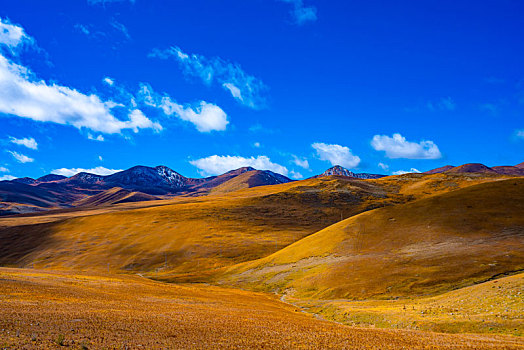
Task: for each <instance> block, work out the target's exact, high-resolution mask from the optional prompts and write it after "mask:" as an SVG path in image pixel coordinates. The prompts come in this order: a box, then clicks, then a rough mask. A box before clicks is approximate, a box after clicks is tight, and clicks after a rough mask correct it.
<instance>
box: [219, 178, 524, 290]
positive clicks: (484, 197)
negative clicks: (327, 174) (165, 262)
mask: <svg viewBox="0 0 524 350" xmlns="http://www.w3.org/2000/svg"><path fill="white" fill-rule="evenodd" d="M522 269H524V179H522V178H519V179H513V180H504V181H496V182H491V183H485V184H480V185H475V186H471V187H467V188H464V189H459V190H456V191H452V192H449V193H445V194H441V195H435V196H430V197H427V198H424V199H420V200H416V201H413V202H410V203H407V204H400V205H396V206H391V207H385V208H381V209H377V210H374V211H370V212H366V213H362V214H360V215H357V216H355V217H352V218H349V219H346V220H344V221H342V222H339V223H337V224H335V225H332V226H330V227H328V228H326V229H324V230H322V231H320V232H318V233H316V234H314V235H311V236H309V237H307V238H304V239H302V240H300V241H298V242H296V243H294V244H292V245H290V246H289V247H286V248H284V249H282V250H281V251H279V252H277V253H275V254H273V255H270V256H268V257H266V258H263V259H260V260H257V261H254V262H248V263H245V264H240V265H238V266H235V267H233V268H231V269H230V270H229V272H228V277H227V278H226V280H228V281H229V283H233V284H237V285H243V286H246V285H249V286H251V288H255V289H263V290H280V291H281V292H282V291H283V290H286V289H289V290H294V291H296V294H297V295H300V296H309V297H317V298H349V299H363V298H370V297H375V298H376V297H380V298H394V297H399V296H400V297H402V296H409V295H423V294H435V293H440V292H444V291H448V290H451V289H455V288H459V287H463V286H467V285H471V284H473V283H476V282H479V281H484V280H486V279H489V278H492V277H493V276H497V275H498V274H503V273H507V272H509V271H520V270H522Z"/></svg>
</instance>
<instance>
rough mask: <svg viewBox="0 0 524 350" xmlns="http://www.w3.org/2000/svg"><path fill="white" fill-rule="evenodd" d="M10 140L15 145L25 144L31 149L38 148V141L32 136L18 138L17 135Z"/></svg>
mask: <svg viewBox="0 0 524 350" xmlns="http://www.w3.org/2000/svg"><path fill="white" fill-rule="evenodd" d="M9 139H10V140H9V141H10V142H11V143H14V144H15V145H20V146H24V147H27V148H30V149H38V143H37V142H36V141H35V139H34V138H32V137H26V138H23V139H17V138H16V137H12V136H10V137H9Z"/></svg>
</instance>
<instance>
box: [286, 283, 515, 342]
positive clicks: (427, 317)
mask: <svg viewBox="0 0 524 350" xmlns="http://www.w3.org/2000/svg"><path fill="white" fill-rule="evenodd" d="M294 301H295V302H296V303H297V304H298V305H300V306H302V307H303V308H305V309H306V310H308V311H309V312H313V313H317V314H319V315H322V316H323V317H324V318H326V319H330V320H335V321H338V322H341V323H344V324H348V325H356V326H374V327H383V328H403V329H420V330H426V331H434V332H446V333H504V334H511V335H517V336H522V335H524V315H523V314H522V310H524V274H522V273H521V274H517V275H514V276H509V277H503V278H500V279H496V280H492V281H488V282H484V283H481V284H477V285H473V286H469V287H465V288H461V289H458V290H454V291H450V292H447V293H444V294H441V295H438V296H434V297H423V298H410V299H399V300H367V301H341V300H335V301H318V300H316V301H301V300H294Z"/></svg>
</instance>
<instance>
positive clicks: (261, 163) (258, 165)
mask: <svg viewBox="0 0 524 350" xmlns="http://www.w3.org/2000/svg"><path fill="white" fill-rule="evenodd" d="M189 163H191V164H192V165H194V166H196V167H197V168H198V169H200V170H201V171H202V173H203V174H205V175H220V174H223V173H225V172H228V171H230V170H234V169H238V168H242V167H247V166H250V167H253V168H255V169H258V170H271V171H274V172H276V173H279V174H282V175H286V176H287V174H288V173H289V171H288V169H287V168H286V167H285V166H282V165H280V164H277V163H273V162H272V161H271V160H270V159H269V158H268V157H267V156H257V157H249V158H244V157H239V156H218V155H213V156H209V157H206V158H201V159H197V160H192V161H190V162H189Z"/></svg>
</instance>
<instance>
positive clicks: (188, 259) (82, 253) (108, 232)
mask: <svg viewBox="0 0 524 350" xmlns="http://www.w3.org/2000/svg"><path fill="white" fill-rule="evenodd" d="M500 179H501V178H500V177H494V176H484V177H479V176H472V175H471V174H459V175H446V174H436V175H422V174H409V175H402V176H393V177H389V178H383V179H378V180H358V179H350V178H347V177H335V176H333V177H325V178H320V179H308V180H303V181H296V182H291V183H286V184H280V185H272V186H261V187H254V188H247V189H241V190H238V191H234V192H229V193H227V195H214V196H207V197H197V198H182V197H179V198H176V199H173V200H162V201H149V202H139V203H124V204H118V205H112V206H109V207H107V206H104V207H101V208H99V209H96V208H87V209H85V210H78V209H75V210H70V211H61V212H56V213H55V212H50V213H47V214H45V215H42V214H41V215H33V216H28V215H26V216H22V217H12V218H4V219H0V264H4V265H6V264H7V265H14V266H32V264H33V263H34V264H35V266H40V267H44V266H49V267H66V268H89V269H97V268H98V269H107V267H108V264H109V268H110V269H119V270H129V271H142V272H144V273H150V274H151V275H154V276H156V277H161V278H167V279H173V280H187V281H193V280H206V279H207V276H208V275H209V274H211V273H214V272H213V271H214V270H215V269H217V268H220V267H223V266H231V265H234V264H237V263H240V262H245V261H249V260H253V259H258V258H261V257H264V256H267V255H269V254H272V253H274V252H275V251H277V250H279V249H282V248H283V247H285V246H287V245H289V244H292V243H294V242H296V241H297V240H300V239H301V238H304V237H306V236H308V235H310V234H312V233H315V232H317V231H319V230H321V229H323V228H325V227H327V226H329V225H331V224H333V223H335V222H337V221H340V219H341V218H347V217H350V216H353V215H356V214H359V213H362V212H364V211H368V210H372V209H375V208H379V207H383V206H391V205H396V204H399V203H405V202H408V201H413V200H415V199H418V198H424V197H427V196H433V195H435V194H438V193H446V192H449V191H454V190H456V189H457V188H460V187H462V186H471V185H473V184H475V183H481V182H485V181H496V180H500ZM137 207H143V208H138V209H135V208H137Z"/></svg>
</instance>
